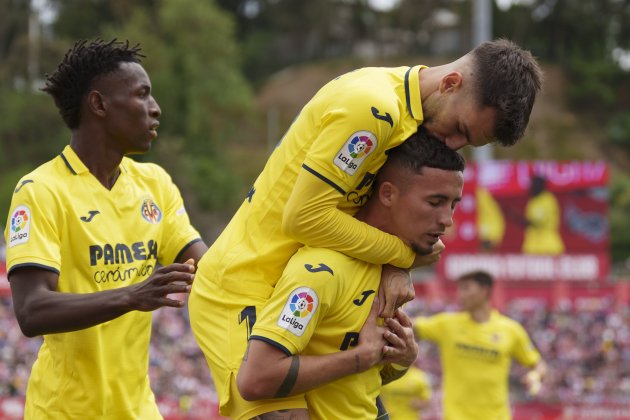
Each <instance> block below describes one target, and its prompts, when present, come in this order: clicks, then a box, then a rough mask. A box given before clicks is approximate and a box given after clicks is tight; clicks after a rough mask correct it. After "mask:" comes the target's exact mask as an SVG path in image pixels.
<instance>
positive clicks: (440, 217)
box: [390, 167, 464, 255]
mask: <svg viewBox="0 0 630 420" xmlns="http://www.w3.org/2000/svg"><path fill="white" fill-rule="evenodd" d="M401 176H404V177H405V178H406V179H404V180H401V182H400V183H399V187H397V188H396V190H397V195H396V196H395V199H393V200H392V204H391V223H392V229H391V232H390V233H391V234H393V235H396V236H398V237H399V238H400V239H402V240H403V241H404V242H405V243H407V244H409V245H410V246H411V247H412V249H413V250H414V251H415V252H416V253H417V254H421V255H422V254H430V253H431V251H432V250H433V245H435V243H436V242H437V241H438V240H439V239H440V236H441V235H443V234H444V233H445V231H446V228H447V227H450V226H452V225H453V212H454V210H455V205H456V204H457V203H458V202H459V201H460V199H461V196H462V188H463V186H464V177H463V174H462V173H461V172H459V171H447V170H442V169H435V168H427V167H425V168H423V169H422V174H413V175H401Z"/></svg>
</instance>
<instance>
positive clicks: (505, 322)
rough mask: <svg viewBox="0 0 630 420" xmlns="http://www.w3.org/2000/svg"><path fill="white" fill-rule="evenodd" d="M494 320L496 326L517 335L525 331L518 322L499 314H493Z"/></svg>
mask: <svg viewBox="0 0 630 420" xmlns="http://www.w3.org/2000/svg"><path fill="white" fill-rule="evenodd" d="M494 319H495V322H496V323H497V324H498V325H500V326H501V327H502V328H503V329H506V330H509V331H513V332H517V333H520V332H524V331H525V328H524V327H523V326H522V325H521V324H520V323H519V322H518V321H516V320H514V319H512V318H510V317H509V316H507V315H504V314H502V313H500V312H495V314H494Z"/></svg>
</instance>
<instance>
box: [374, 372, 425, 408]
mask: <svg viewBox="0 0 630 420" xmlns="http://www.w3.org/2000/svg"><path fill="white" fill-rule="evenodd" d="M431 395H432V391H431V384H430V383H429V378H428V377H427V374H426V373H424V372H423V371H422V370H420V369H418V368H417V367H415V366H411V367H410V368H409V370H407V372H405V374H404V375H403V376H402V377H401V378H399V379H397V380H395V381H393V382H390V383H388V384H387V385H384V386H383V388H382V390H381V397H382V398H383V403H384V404H385V408H386V409H387V413H388V414H389V418H390V419H391V420H420V419H421V418H422V415H421V413H420V409H419V408H418V406H417V405H416V404H415V401H428V400H430V399H431Z"/></svg>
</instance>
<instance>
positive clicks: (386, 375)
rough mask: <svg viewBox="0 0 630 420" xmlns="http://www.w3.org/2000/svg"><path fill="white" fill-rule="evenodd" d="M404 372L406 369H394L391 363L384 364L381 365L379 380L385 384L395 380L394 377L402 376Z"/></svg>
mask: <svg viewBox="0 0 630 420" xmlns="http://www.w3.org/2000/svg"><path fill="white" fill-rule="evenodd" d="M406 372H407V369H405V370H397V369H394V368H393V367H392V366H391V365H386V366H385V367H383V369H381V381H382V382H383V385H386V384H388V383H390V382H393V381H395V380H396V379H399V378H402V376H403V375H404V374H405V373H406Z"/></svg>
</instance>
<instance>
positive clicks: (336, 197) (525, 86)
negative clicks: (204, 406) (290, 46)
mask: <svg viewBox="0 0 630 420" xmlns="http://www.w3.org/2000/svg"><path fill="white" fill-rule="evenodd" d="M541 83H542V74H541V71H540V69H539V67H538V64H537V63H536V60H535V59H534V58H533V57H532V56H531V54H530V53H529V52H527V51H524V50H522V49H521V48H520V47H518V46H517V45H515V44H513V43H511V42H509V41H506V40H499V41H494V42H487V43H484V44H481V45H480V46H479V47H477V48H475V49H474V50H473V51H471V52H470V53H468V54H466V55H465V56H463V57H461V58H459V59H457V60H455V61H453V62H451V63H448V64H445V65H442V66H436V67H426V66H420V65H418V66H414V67H398V68H383V67H380V68H374V67H373V68H363V69H359V70H356V71H353V72H350V73H347V74H344V75H342V76H340V77H338V78H336V79H335V80H333V81H331V82H329V83H328V84H327V85H325V86H324V87H322V88H321V89H320V91H319V92H318V93H317V94H315V96H314V97H313V98H312V99H311V100H310V101H309V103H308V104H306V106H305V107H304V108H303V109H302V111H301V112H300V114H299V116H298V117H297V118H296V119H295V121H294V122H293V124H292V125H291V127H290V128H289V130H288V132H287V133H286V135H285V136H284V138H283V139H282V140H281V142H280V143H279V144H278V146H277V147H276V149H275V150H274V152H273V154H272V155H271V157H270V158H269V161H268V162H267V164H266V166H265V168H264V169H263V171H262V173H261V174H260V176H259V177H258V179H257V180H256V181H255V183H254V185H253V187H252V188H251V190H250V192H249V194H248V195H247V198H246V199H245V201H244V202H243V204H242V206H241V208H240V209H239V210H238V211H237V213H236V214H235V216H234V217H233V218H232V220H231V222H230V223H229V225H228V226H227V227H226V229H225V230H224V231H223V233H222V234H221V235H220V236H219V238H218V239H217V241H216V242H215V243H214V244H213V246H212V247H211V249H210V250H209V252H208V253H207V254H206V255H205V256H204V258H202V260H201V261H200V263H199V271H198V273H197V278H196V280H195V283H194V285H193V290H192V292H191V296H190V303H189V308H190V319H191V325H192V328H193V331H194V333H195V337H196V339H197V342H198V343H199V345H200V347H201V349H202V350H203V352H204V354H205V356H206V359H207V361H208V364H209V366H210V370H211V372H212V375H213V377H214V378H215V382H216V386H217V391H218V394H219V400H220V406H221V413H222V414H224V415H233V413H232V411H231V409H232V408H231V406H232V401H235V402H234V404H237V405H238V404H239V401H240V396H239V394H238V391H237V390H236V385H235V378H236V372H237V370H238V368H239V366H240V363H241V358H242V355H243V354H244V352H245V348H246V345H247V339H248V337H249V335H250V333H251V329H252V327H253V326H254V323H255V321H256V319H257V314H258V313H259V312H260V310H261V309H262V307H263V305H264V304H265V302H266V300H267V299H268V298H269V296H271V294H272V292H273V288H274V287H275V284H276V282H277V281H278V279H279V278H280V276H281V274H282V270H283V269H284V268H285V266H286V264H287V262H288V260H289V258H291V256H292V255H293V254H294V253H295V252H296V251H297V250H298V248H300V247H301V246H303V245H309V246H313V247H318V248H328V249H331V250H334V251H338V252H342V253H344V254H346V255H348V256H350V257H352V258H357V259H360V260H362V261H366V262H369V263H371V264H378V265H382V264H389V265H386V266H385V267H384V268H383V281H382V282H381V289H379V296H380V299H379V301H380V304H381V306H382V310H381V313H380V315H381V316H386V317H391V316H392V315H393V313H394V308H396V307H397V306H399V305H400V304H402V303H404V302H406V301H408V300H410V299H412V298H413V295H414V292H413V287H412V284H411V281H410V279H409V276H408V273H406V272H405V271H402V270H395V269H393V268H392V267H394V266H395V267H399V268H401V269H404V270H406V269H408V268H410V267H414V266H421V265H429V264H431V263H434V262H435V261H437V259H438V258H439V253H440V252H441V250H442V249H443V248H444V246H443V245H442V244H441V242H440V243H438V244H436V246H435V247H434V249H435V251H434V253H433V254H431V255H429V256H423V255H418V254H417V253H416V252H415V250H414V249H413V248H412V247H410V246H409V245H408V244H405V243H404V241H402V240H400V239H399V238H397V237H396V236H394V235H390V234H388V233H385V232H382V231H380V230H379V229H377V228H375V227H373V226H369V225H368V224H366V223H364V222H362V221H360V220H357V219H356V218H353V217H352V216H353V215H354V214H355V213H356V212H357V211H358V210H359V208H360V207H361V205H363V204H365V202H366V201H367V198H368V196H369V193H370V191H371V188H372V183H373V181H374V178H375V176H376V174H377V172H378V170H379V168H380V167H381V166H382V165H383V163H384V162H385V159H386V156H387V151H388V150H390V149H392V148H394V147H396V146H397V145H399V144H401V143H402V142H403V141H404V140H405V139H407V138H408V137H409V136H411V135H412V134H413V133H415V132H416V131H417V130H418V127H419V126H420V125H423V126H424V127H426V128H427V129H428V130H429V131H430V132H432V133H433V134H434V135H436V136H437V137H439V138H440V140H442V141H444V142H445V143H446V144H447V146H448V147H450V148H451V149H454V150H456V149H459V148H461V147H463V146H465V145H467V144H470V145H473V146H481V145H484V144H486V143H489V142H498V143H500V144H501V145H504V146H505V145H512V144H514V143H516V142H517V141H518V139H520V138H521V137H522V135H523V133H524V131H525V128H526V126H527V123H528V121H529V115H530V113H531V109H532V107H533V104H534V100H535V98H536V95H537V93H538V91H539V90H540V87H541ZM392 271H393V272H394V274H393V275H391V276H390V275H389V273H391V272H392ZM401 273H402V275H401Z"/></svg>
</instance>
